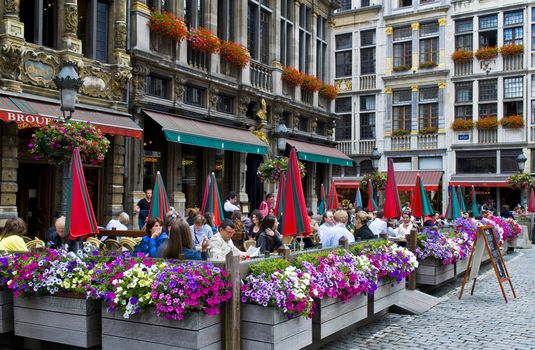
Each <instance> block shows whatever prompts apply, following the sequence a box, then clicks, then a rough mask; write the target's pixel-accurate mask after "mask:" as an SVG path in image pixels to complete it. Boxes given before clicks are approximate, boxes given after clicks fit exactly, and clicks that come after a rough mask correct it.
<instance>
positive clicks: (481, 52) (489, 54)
mask: <svg viewBox="0 0 535 350" xmlns="http://www.w3.org/2000/svg"><path fill="white" fill-rule="evenodd" d="M474 56H476V57H477V59H478V60H490V59H491V58H495V57H497V56H498V48H497V47H489V46H486V47H480V48H479V49H477V51H476V53H475V54H474Z"/></svg>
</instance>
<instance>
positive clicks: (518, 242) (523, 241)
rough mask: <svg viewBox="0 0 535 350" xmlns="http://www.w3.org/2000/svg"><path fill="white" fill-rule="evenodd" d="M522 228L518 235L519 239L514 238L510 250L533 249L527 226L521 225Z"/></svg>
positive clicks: (510, 243)
mask: <svg viewBox="0 0 535 350" xmlns="http://www.w3.org/2000/svg"><path fill="white" fill-rule="evenodd" d="M521 226H522V232H521V233H520V234H519V235H518V237H516V238H514V239H513V240H511V241H510V242H509V245H508V246H509V247H510V248H522V249H526V248H531V246H532V244H531V240H530V238H529V235H528V232H530V231H529V230H528V227H527V225H521Z"/></svg>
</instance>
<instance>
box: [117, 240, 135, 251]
mask: <svg viewBox="0 0 535 350" xmlns="http://www.w3.org/2000/svg"><path fill="white" fill-rule="evenodd" d="M119 244H120V245H121V246H123V247H124V248H126V249H128V250H129V251H131V252H133V251H134V249H135V248H136V245H137V243H136V241H134V240H133V239H132V238H129V237H123V238H121V240H120V241H119Z"/></svg>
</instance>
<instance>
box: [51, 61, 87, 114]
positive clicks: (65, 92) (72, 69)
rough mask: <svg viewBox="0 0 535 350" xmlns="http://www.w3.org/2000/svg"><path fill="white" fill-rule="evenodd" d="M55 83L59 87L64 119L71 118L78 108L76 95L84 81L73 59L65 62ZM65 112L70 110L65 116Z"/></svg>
mask: <svg viewBox="0 0 535 350" xmlns="http://www.w3.org/2000/svg"><path fill="white" fill-rule="evenodd" d="M54 83H55V84H56V86H57V88H58V89H59V98H60V109H61V111H62V112H63V119H65V120H69V119H71V117H72V113H73V112H74V110H75V109H76V95H77V94H78V90H79V89H80V87H81V86H82V83H83V81H82V79H80V77H79V76H78V72H77V71H76V63H74V62H71V61H65V62H63V65H62V67H61V70H60V71H59V73H58V75H57V76H56V77H55V78H54ZM65 112H69V115H68V116H65Z"/></svg>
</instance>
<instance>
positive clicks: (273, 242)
mask: <svg viewBox="0 0 535 350" xmlns="http://www.w3.org/2000/svg"><path fill="white" fill-rule="evenodd" d="M278 226H279V223H278V221H277V218H276V217H274V216H273V215H268V216H266V217H265V218H264V220H263V221H262V226H260V231H259V232H258V236H257V237H256V247H257V248H260V254H264V253H266V252H269V253H273V252H274V251H275V250H276V249H277V248H279V247H280V246H281V245H282V237H281V234H280V233H279V232H277V227H278Z"/></svg>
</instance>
